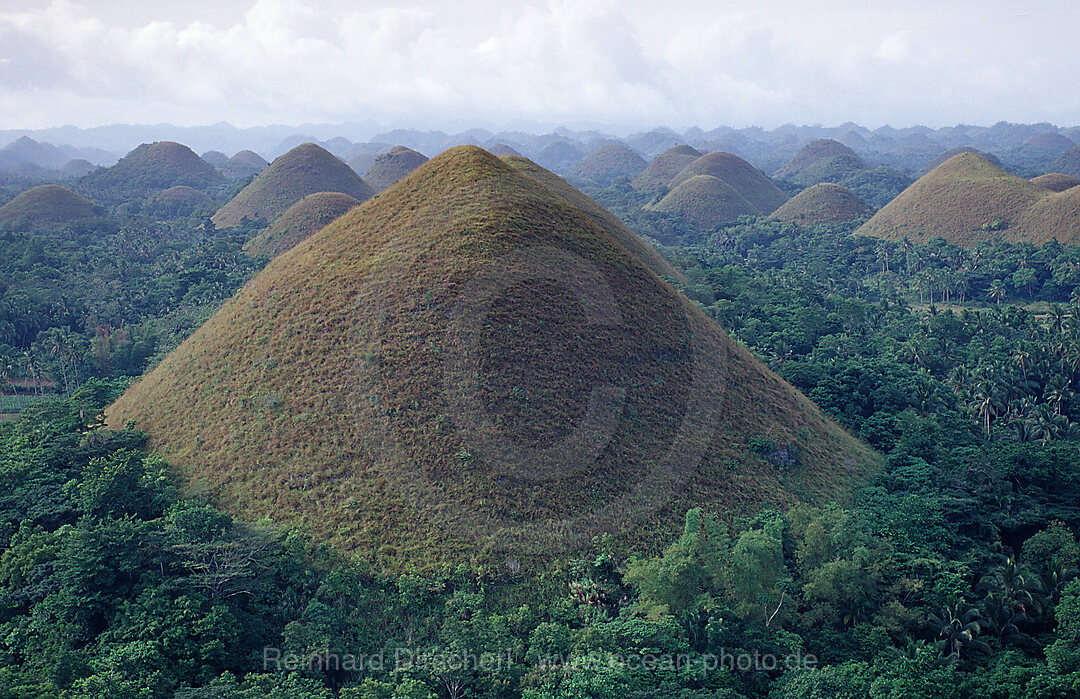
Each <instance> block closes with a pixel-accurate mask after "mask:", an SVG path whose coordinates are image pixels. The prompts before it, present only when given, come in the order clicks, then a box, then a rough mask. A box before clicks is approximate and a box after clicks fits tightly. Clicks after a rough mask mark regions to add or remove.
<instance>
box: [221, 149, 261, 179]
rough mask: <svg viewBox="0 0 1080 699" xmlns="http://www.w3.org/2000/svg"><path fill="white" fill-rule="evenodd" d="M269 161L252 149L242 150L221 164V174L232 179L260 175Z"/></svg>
mask: <svg viewBox="0 0 1080 699" xmlns="http://www.w3.org/2000/svg"><path fill="white" fill-rule="evenodd" d="M268 165H269V163H267V162H266V160H265V159H264V158H263V157H262V156H261V155H259V154H258V153H255V152H253V151H250V150H242V151H240V152H239V153H237V154H236V155H234V156H233V157H231V158H229V159H228V160H226V161H225V162H224V163H222V164H221V166H220V167H221V174H223V175H225V177H227V178H228V179H230V180H242V179H244V178H245V177H252V176H253V175H258V174H259V173H260V172H262V171H263V170H265V169H266V168H267V166H268Z"/></svg>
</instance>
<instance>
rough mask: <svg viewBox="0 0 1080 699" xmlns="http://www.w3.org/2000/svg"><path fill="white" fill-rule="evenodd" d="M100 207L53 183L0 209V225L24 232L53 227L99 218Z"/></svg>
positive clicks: (33, 189)
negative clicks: (13, 227)
mask: <svg viewBox="0 0 1080 699" xmlns="http://www.w3.org/2000/svg"><path fill="white" fill-rule="evenodd" d="M102 213H103V211H102V209H101V207H99V206H97V205H96V204H94V202H92V201H90V200H89V199H87V198H85V197H82V196H80V195H78V194H76V193H75V192H72V191H71V190H70V189H67V188H66V187H61V186H60V185H57V184H43V185H39V186H37V187H33V188H31V189H28V190H26V191H25V192H22V193H21V194H19V195H17V196H16V197H15V198H14V199H12V200H11V201H9V202H8V203H6V204H4V205H3V206H0V226H5V227H9V226H16V225H17V226H19V227H24V228H25V229H26V230H38V229H44V228H55V227H57V226H59V225H63V224H65V223H69V222H71V221H77V220H80V219H85V218H93V217H96V216H101V215H102Z"/></svg>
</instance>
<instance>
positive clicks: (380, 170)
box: [363, 146, 428, 194]
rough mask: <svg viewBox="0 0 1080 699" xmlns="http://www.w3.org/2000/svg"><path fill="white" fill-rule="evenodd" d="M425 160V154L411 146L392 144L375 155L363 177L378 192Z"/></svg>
mask: <svg viewBox="0 0 1080 699" xmlns="http://www.w3.org/2000/svg"><path fill="white" fill-rule="evenodd" d="M427 161H428V159H427V156H426V155H423V154H422V153H417V152H416V151H414V150H413V149H412V148H406V147H405V146H394V147H393V148H391V149H390V150H388V151H387V152H385V153H383V154H382V155H379V156H376V157H375V161H374V162H373V163H372V164H371V167H370V168H368V170H367V172H365V173H364V178H363V179H364V182H366V183H367V185H368V186H369V187H371V189H372V190H373V191H374V192H375V193H376V194H378V193H379V192H382V191H384V190H385V189H386V188H387V187H389V186H390V185H392V184H394V183H395V182H397V181H398V180H400V179H401V178H402V177H405V176H406V175H408V174H409V173H410V172H412V171H413V170H415V169H416V168H418V167H420V166H421V165H423V164H424V163H426V162H427Z"/></svg>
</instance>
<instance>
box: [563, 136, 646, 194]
mask: <svg viewBox="0 0 1080 699" xmlns="http://www.w3.org/2000/svg"><path fill="white" fill-rule="evenodd" d="M647 165H648V163H646V162H645V159H644V158H642V157H641V156H640V155H638V154H637V153H635V152H634V151H632V150H630V149H629V148H627V147H626V146H624V145H623V144H621V143H607V144H604V145H602V146H600V147H599V148H597V149H596V150H594V151H593V152H591V153H589V154H588V155H587V156H585V158H584V159H583V160H582V161H581V162H580V163H578V164H577V165H575V166H574V168H573V169H572V170H571V171H570V174H571V175H573V176H574V177H581V178H584V179H586V180H591V181H592V182H595V183H596V184H599V185H609V184H611V183H612V182H614V181H615V180H616V179H617V178H619V177H634V176H636V175H638V174H640V173H641V171H642V170H644V169H645V167H646V166H647Z"/></svg>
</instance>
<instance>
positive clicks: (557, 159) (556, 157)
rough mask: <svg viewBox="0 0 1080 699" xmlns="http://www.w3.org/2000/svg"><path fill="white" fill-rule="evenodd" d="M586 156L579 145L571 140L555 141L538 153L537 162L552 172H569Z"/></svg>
mask: <svg viewBox="0 0 1080 699" xmlns="http://www.w3.org/2000/svg"><path fill="white" fill-rule="evenodd" d="M584 157H585V154H584V153H582V152H581V149H579V148H578V147H577V146H575V145H574V144H573V143H570V142H569V141H554V142H552V143H549V144H548V145H547V146H545V147H544V148H543V149H542V150H541V151H540V152H539V153H537V154H536V162H537V163H538V164H540V165H542V166H543V167H545V168H547V169H548V170H551V171H552V172H558V173H565V172H569V171H570V170H571V169H572V168H573V167H574V166H575V165H577V164H578V163H579V162H581V160H582V159H583V158H584Z"/></svg>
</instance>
